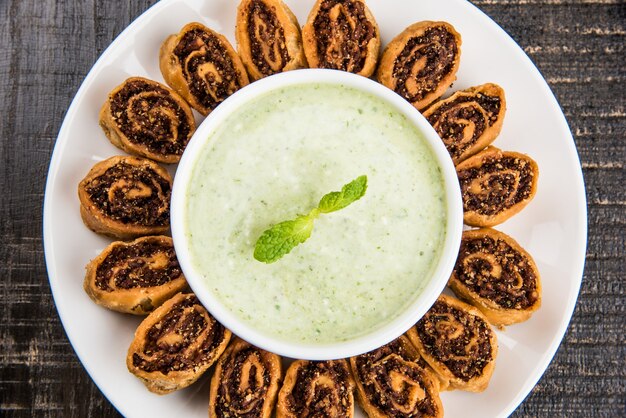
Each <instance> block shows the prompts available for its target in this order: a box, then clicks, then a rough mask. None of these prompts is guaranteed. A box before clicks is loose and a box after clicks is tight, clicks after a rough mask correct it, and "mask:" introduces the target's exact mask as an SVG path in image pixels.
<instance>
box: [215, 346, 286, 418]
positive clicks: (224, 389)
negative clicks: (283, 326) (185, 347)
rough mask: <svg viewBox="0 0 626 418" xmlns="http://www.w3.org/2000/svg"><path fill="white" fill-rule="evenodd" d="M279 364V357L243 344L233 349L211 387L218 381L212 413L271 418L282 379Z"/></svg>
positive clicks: (217, 415) (228, 415) (228, 353)
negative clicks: (278, 368) (266, 417)
mask: <svg viewBox="0 0 626 418" xmlns="http://www.w3.org/2000/svg"><path fill="white" fill-rule="evenodd" d="M279 361H280V358H279V357H278V356H277V355H275V354H272V353H269V352H266V351H263V350H261V349H259V348H256V347H254V346H251V345H250V344H247V343H245V342H243V341H241V344H237V345H235V346H231V347H229V349H227V351H226V352H225V353H224V355H223V357H222V358H221V359H220V363H219V366H218V369H217V370H216V372H215V373H216V374H218V373H219V374H218V375H217V376H214V377H213V382H212V383H211V384H212V385H213V384H214V383H215V382H216V380H217V385H218V386H217V390H216V392H215V396H213V391H214V389H213V388H211V394H212V396H211V401H212V403H213V405H212V406H211V412H213V413H214V414H215V415H216V417H224V418H225V417H233V416H237V417H241V416H246V417H265V416H269V412H270V410H271V408H272V405H273V401H274V399H273V398H275V396H276V389H277V386H278V380H279V379H280V372H278V373H277V371H278V370H277V366H276V364H277V363H278V362H279ZM270 391H271V392H273V393H269V392H270Z"/></svg>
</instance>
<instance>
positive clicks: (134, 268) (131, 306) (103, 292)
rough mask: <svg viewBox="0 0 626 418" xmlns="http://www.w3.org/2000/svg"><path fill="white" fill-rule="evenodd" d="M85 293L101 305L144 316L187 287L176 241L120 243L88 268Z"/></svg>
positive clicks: (158, 238) (153, 239)
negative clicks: (178, 257)
mask: <svg viewBox="0 0 626 418" xmlns="http://www.w3.org/2000/svg"><path fill="white" fill-rule="evenodd" d="M83 287H84V288H85V292H87V294H88V295H89V297H90V298H91V299H92V300H93V301H94V302H96V303H97V304H99V305H102V306H104V307H106V308H109V309H112V310H114V311H118V312H124V313H131V314H135V315H144V314H147V313H150V312H152V311H153V310H154V309H155V308H156V307H158V306H160V305H161V304H162V303H163V302H165V301H166V300H167V299H169V298H171V297H172V296H174V295H175V294H176V293H178V292H180V291H182V290H183V289H185V288H186V287H187V281H186V280H185V276H184V275H183V272H182V270H181V268H180V265H179V264H178V260H177V259H176V252H175V251H174V244H173V243H172V239H171V238H170V237H166V236H151V237H143V238H138V239H136V240H135V241H133V242H124V241H116V242H113V243H111V244H110V245H109V246H108V247H106V248H105V249H104V251H102V253H100V255H99V256H98V257H96V258H94V259H93V260H91V262H90V263H89V264H88V265H87V274H86V275H85V281H84V283H83Z"/></svg>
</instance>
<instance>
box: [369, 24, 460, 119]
mask: <svg viewBox="0 0 626 418" xmlns="http://www.w3.org/2000/svg"><path fill="white" fill-rule="evenodd" d="M460 60H461V35H459V34H458V33H457V31H456V30H455V29H454V27H453V26H452V25H451V24H449V23H447V22H431V21H424V22H417V23H414V24H412V25H410V26H409V27H408V28H406V29H405V30H404V31H403V32H402V33H400V34H399V35H398V36H396V37H395V38H394V39H393V40H392V41H391V42H390V43H389V44H388V45H387V47H386V48H385V50H384V52H383V55H382V57H381V59H380V64H379V66H378V70H377V72H376V78H377V79H378V81H379V82H381V83H382V84H383V85H385V86H387V87H388V88H390V89H392V90H393V91H395V92H396V93H398V94H399V95H400V96H402V97H404V98H405V99H406V100H408V101H409V102H410V103H411V104H412V105H413V106H415V107H416V108H417V109H418V110H423V109H425V108H426V107H427V106H428V105H429V104H431V103H432V102H433V101H435V100H436V99H438V98H439V97H441V95H442V94H443V93H444V92H445V91H446V90H447V89H448V87H450V86H451V85H452V83H453V82H454V80H456V72H457V70H458V69H459V64H460V62H461V61H460Z"/></svg>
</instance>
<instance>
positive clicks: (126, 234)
mask: <svg viewBox="0 0 626 418" xmlns="http://www.w3.org/2000/svg"><path fill="white" fill-rule="evenodd" d="M171 189H172V177H171V176H170V175H169V173H168V172H167V170H165V169H164V168H163V167H161V166H160V165H158V164H157V163H155V162H153V161H150V160H148V159H145V158H138V157H123V156H116V157H111V158H109V159H107V160H104V161H101V162H99V163H97V164H96V165H95V166H93V168H92V169H91V170H90V171H89V173H88V174H87V176H85V178H84V179H83V180H82V181H81V182H80V184H79V185H78V198H79V200H80V214H81V217H82V218H83V222H84V223H85V225H87V227H89V228H90V229H91V230H93V231H94V232H97V233H99V234H104V235H108V236H111V237H115V238H120V239H131V238H137V237H140V236H143V235H159V234H164V233H165V232H167V230H168V229H169V223H170V193H171Z"/></svg>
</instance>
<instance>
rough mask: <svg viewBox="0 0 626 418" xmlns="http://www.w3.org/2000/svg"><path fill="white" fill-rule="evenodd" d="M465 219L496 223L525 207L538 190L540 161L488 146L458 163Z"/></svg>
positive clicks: (457, 169)
mask: <svg viewBox="0 0 626 418" xmlns="http://www.w3.org/2000/svg"><path fill="white" fill-rule="evenodd" d="M456 174H457V176H458V178H459V183H460V185H461V196H462V199H463V221H464V222H465V223H466V224H467V225H471V226H494V225H497V224H499V223H502V222H504V221H506V220H507V219H509V218H510V217H511V216H513V215H515V214H516V213H517V212H519V211H520V210H522V209H523V208H524V207H525V206H526V205H527V204H528V203H529V202H530V201H531V200H532V198H533V197H534V196H535V193H536V192H537V177H538V176H539V169H538V167H537V163H536V162H535V161H534V160H533V159H532V158H530V157H529V156H527V155H524V154H520V153H518V152H511V151H502V150H500V149H498V148H496V147H492V146H489V147H487V148H486V149H484V150H483V151H481V152H479V153H478V154H476V155H474V156H473V157H470V158H468V159H467V160H465V161H463V162H462V163H460V164H459V165H457V166H456Z"/></svg>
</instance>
